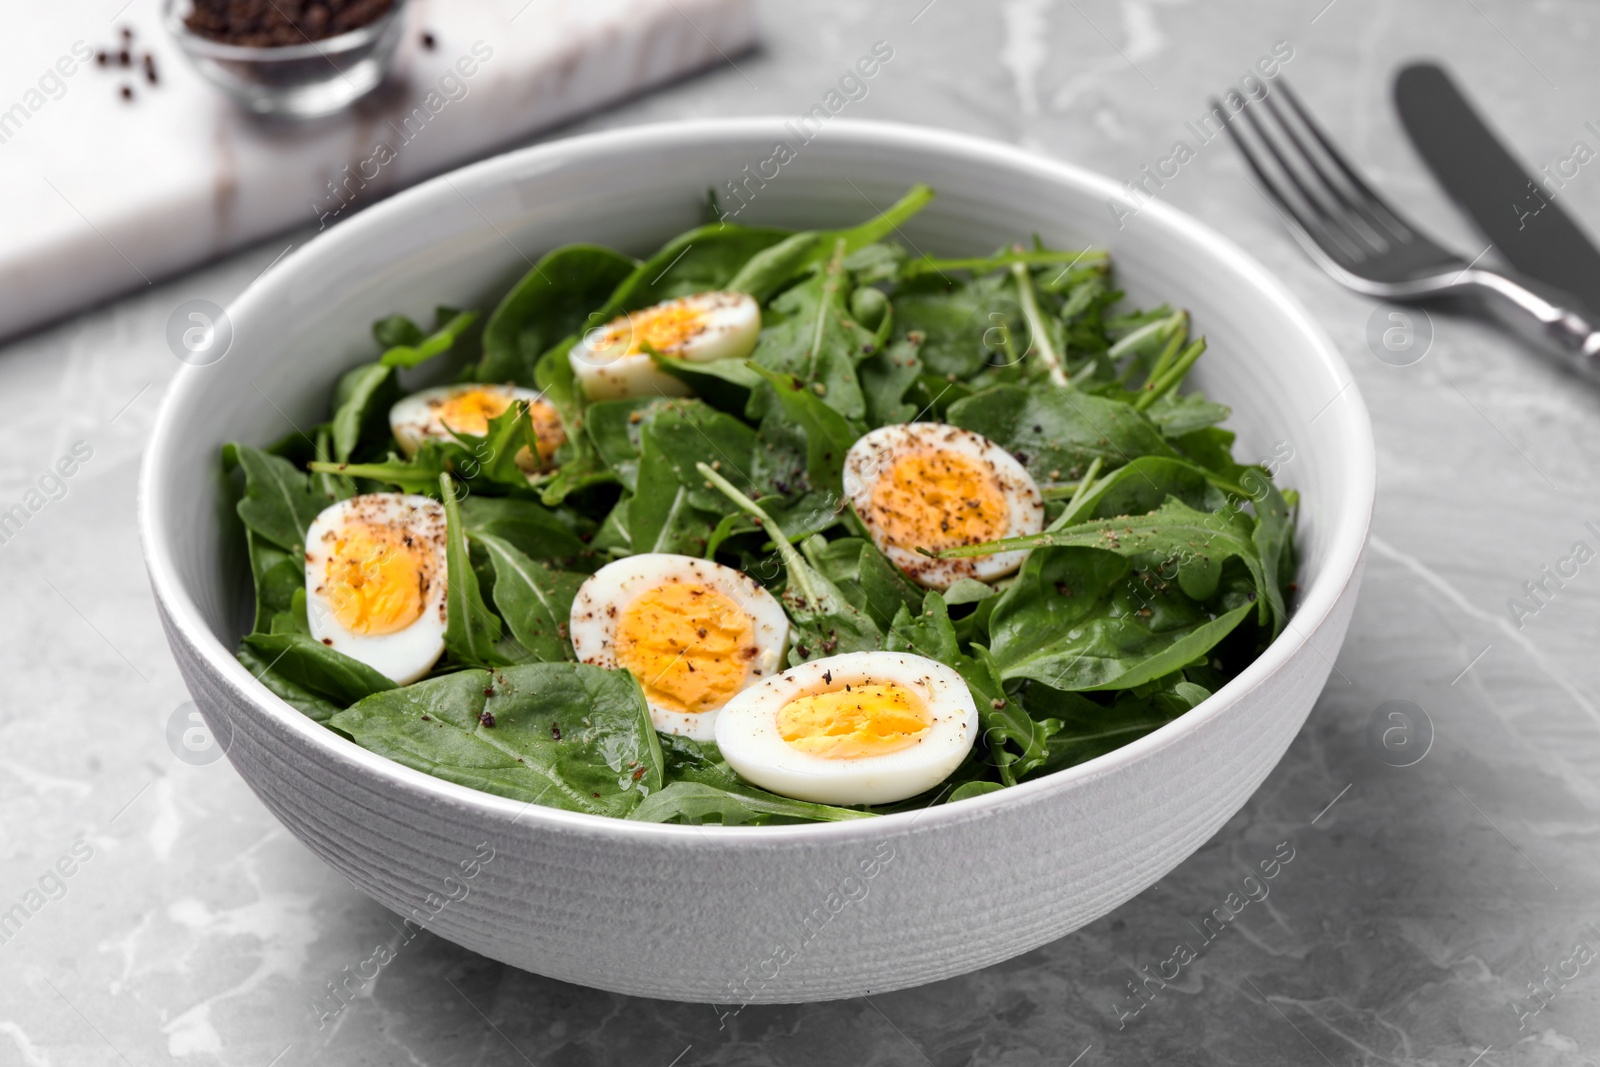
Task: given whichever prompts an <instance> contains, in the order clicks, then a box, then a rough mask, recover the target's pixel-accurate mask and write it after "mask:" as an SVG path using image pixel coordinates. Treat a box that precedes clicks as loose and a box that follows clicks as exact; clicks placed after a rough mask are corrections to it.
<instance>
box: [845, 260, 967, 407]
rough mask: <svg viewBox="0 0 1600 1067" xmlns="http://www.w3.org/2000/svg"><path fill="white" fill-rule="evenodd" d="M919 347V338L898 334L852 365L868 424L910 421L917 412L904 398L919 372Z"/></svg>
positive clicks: (920, 358)
mask: <svg viewBox="0 0 1600 1067" xmlns="http://www.w3.org/2000/svg"><path fill="white" fill-rule="evenodd" d="M858 291H859V290H858ZM876 291H877V290H875V289H874V290H872V292H876ZM920 336H921V335H918V337H919V338H920ZM921 347H922V345H921V342H920V340H912V339H910V338H905V337H902V338H900V339H899V340H898V341H895V342H894V343H893V344H891V345H889V346H888V347H887V348H880V349H878V350H877V351H876V352H874V353H872V355H870V356H868V357H867V358H866V359H865V360H863V361H862V362H861V365H860V366H859V367H857V368H856V375H857V377H859V378H860V379H861V392H862V395H863V397H864V398H865V400H866V405H867V424H868V425H869V426H872V427H878V426H888V425H890V424H892V423H899V422H910V421H912V420H913V419H915V418H917V417H919V416H920V415H921V411H920V409H919V407H918V405H916V404H914V403H910V402H908V401H907V400H906V399H905V396H906V393H907V392H908V391H910V389H911V387H912V386H913V385H914V384H916V382H917V380H918V379H919V378H920V377H921V376H922V373H923V364H922V357H921V356H920V355H918V350H919V349H920V348H921ZM947 384H948V383H947Z"/></svg>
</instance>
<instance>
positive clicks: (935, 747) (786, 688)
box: [716, 652, 978, 804]
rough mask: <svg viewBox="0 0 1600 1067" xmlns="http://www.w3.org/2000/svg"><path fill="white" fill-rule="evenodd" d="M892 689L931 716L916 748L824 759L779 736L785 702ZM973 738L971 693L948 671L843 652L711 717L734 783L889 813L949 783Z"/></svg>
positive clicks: (918, 661)
mask: <svg viewBox="0 0 1600 1067" xmlns="http://www.w3.org/2000/svg"><path fill="white" fill-rule="evenodd" d="M873 683H877V684H894V685H900V686H903V687H905V688H907V689H910V690H912V691H914V692H915V693H917V694H918V695H919V696H921V697H922V700H923V703H924V704H925V705H926V706H927V708H928V711H929V713H930V714H931V715H932V717H933V722H932V723H931V724H930V725H929V727H928V732H927V733H926V734H924V735H923V736H922V737H921V739H920V740H919V741H918V742H917V743H916V744H914V745H911V746H909V747H907V748H902V749H900V750H899V751H897V752H888V753H885V754H883V755H880V756H861V757H858V758H855V759H827V758H825V757H822V756H817V755H813V754H812V753H809V752H803V751H801V750H800V749H798V748H796V747H794V746H793V745H791V744H790V743H789V742H787V741H785V740H784V739H783V736H782V735H781V734H780V733H779V732H778V713H779V712H780V711H782V710H783V708H784V706H785V705H787V704H788V703H789V702H790V701H793V700H798V699H800V698H801V697H805V696H811V695H814V694H817V693H825V692H832V691H834V690H837V689H843V688H844V687H845V685H846V684H849V685H869V684H873ZM977 737H978V708H977V705H976V704H974V703H973V700H972V692H971V690H969V689H968V688H967V683H966V682H965V681H963V680H962V678H961V675H959V674H957V673H956V672H955V671H954V670H953V669H952V668H950V667H947V666H945V665H944V664H942V663H938V662H935V661H934V660H931V659H927V658H926V657H923V656H917V655H913V654H911V653H909V652H848V653H845V654H844V655H840V656H829V657H828V658H826V659H817V660H811V661H810V662H807V663H802V664H800V665H799V666H798V667H791V668H789V669H788V670H786V671H784V672H783V673H782V674H778V675H774V676H773V677H771V678H767V679H764V680H762V681H760V682H757V683H756V684H755V685H752V686H751V687H750V688H748V689H746V690H744V691H743V692H741V693H740V694H739V695H738V696H736V697H734V698H733V699H732V700H730V701H729V702H728V703H727V704H725V705H724V706H723V708H722V712H721V714H720V715H718V716H717V729H716V740H717V747H718V748H719V749H721V750H722V757H723V758H724V759H726V760H727V761H728V765H729V766H730V767H732V768H733V769H734V770H735V771H737V772H738V773H739V775H740V777H742V778H744V779H746V780H747V781H749V782H751V783H752V784H754V785H758V786H760V787H761V788H762V789H766V790H770V791H771V792H774V793H778V794H780V795H782V796H786V797H793V798H794V799H796V800H810V801H814V802H816V803H819V804H891V803H893V802H894V801H897V800H905V799H906V798H907V797H914V796H916V795H917V794H918V793H923V792H926V791H927V790H929V789H932V788H934V787H935V786H937V785H938V784H939V783H940V782H942V781H944V780H945V779H946V778H948V777H949V776H950V775H951V773H953V772H954V771H955V769H956V768H957V767H959V766H960V765H961V761H962V760H964V759H965V758H966V756H967V753H968V752H969V751H971V749H972V745H973V742H974V741H976V740H977Z"/></svg>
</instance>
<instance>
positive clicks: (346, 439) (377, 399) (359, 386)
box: [319, 363, 400, 463]
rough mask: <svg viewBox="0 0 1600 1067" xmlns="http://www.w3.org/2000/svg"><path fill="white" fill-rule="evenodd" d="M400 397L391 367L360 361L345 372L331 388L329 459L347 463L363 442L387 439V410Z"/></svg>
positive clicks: (397, 382)
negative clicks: (331, 418) (330, 446)
mask: <svg viewBox="0 0 1600 1067" xmlns="http://www.w3.org/2000/svg"><path fill="white" fill-rule="evenodd" d="M399 399H400V383H399V381H398V380H397V379H396V378H395V375H394V371H393V369H392V368H390V367H388V366H385V365H384V364H382V363H363V364H362V365H361V366H359V367H356V368H355V369H353V370H349V371H346V372H345V373H344V375H343V376H341V377H340V378H339V384H338V385H336V386H334V389H333V455H332V459H333V460H334V461H335V462H338V463H348V462H349V461H350V457H351V456H353V455H355V452H356V449H357V448H358V447H359V446H360V445H361V443H362V442H363V441H371V440H377V439H380V438H381V439H383V440H387V439H388V437H389V409H390V408H391V407H393V406H394V404H395V402H396V401H397V400H399ZM319 458H326V457H319Z"/></svg>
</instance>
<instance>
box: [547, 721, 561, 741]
mask: <svg viewBox="0 0 1600 1067" xmlns="http://www.w3.org/2000/svg"><path fill="white" fill-rule="evenodd" d="M550 736H551V737H553V738H555V739H556V740H557V741H559V740H561V724H560V723H555V722H553V723H551V724H550Z"/></svg>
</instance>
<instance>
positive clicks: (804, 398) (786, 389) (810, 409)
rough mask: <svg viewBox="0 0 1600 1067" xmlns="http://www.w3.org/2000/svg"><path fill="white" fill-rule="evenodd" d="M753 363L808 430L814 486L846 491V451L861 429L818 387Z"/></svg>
mask: <svg viewBox="0 0 1600 1067" xmlns="http://www.w3.org/2000/svg"><path fill="white" fill-rule="evenodd" d="M752 366H753V367H754V369H755V371H756V373H758V374H760V375H761V376H762V377H763V378H765V379H766V380H767V382H768V383H769V384H770V385H771V386H772V390H773V394H774V395H775V396H776V397H777V399H778V405H779V408H780V409H781V410H782V412H783V413H784V414H785V415H786V416H788V418H790V419H791V420H793V421H794V422H795V423H796V424H798V425H799V426H800V428H801V429H802V430H803V431H804V433H805V438H806V476H807V478H808V479H809V481H810V483H811V488H813V489H818V490H821V491H823V492H829V493H836V494H837V493H842V492H843V487H844V457H845V453H847V452H849V451H850V446H851V445H853V444H855V442H856V439H857V438H858V437H860V436H861V433H860V431H859V430H857V429H856V428H854V427H853V426H851V425H850V423H849V422H847V421H846V420H845V417H844V416H843V415H841V414H840V413H839V411H838V410H837V409H836V408H834V407H833V406H831V405H829V404H826V403H824V402H823V399H822V398H819V397H818V396H817V395H816V392H815V391H814V390H811V389H807V388H806V387H805V383H804V382H802V381H801V380H800V379H799V378H796V377H795V376H793V375H790V374H779V373H775V372H774V371H772V370H770V369H769V368H766V367H762V366H759V365H752ZM770 417H771V416H770V414H769V416H768V418H770ZM765 424H766V420H765V419H764V420H763V425H765Z"/></svg>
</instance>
